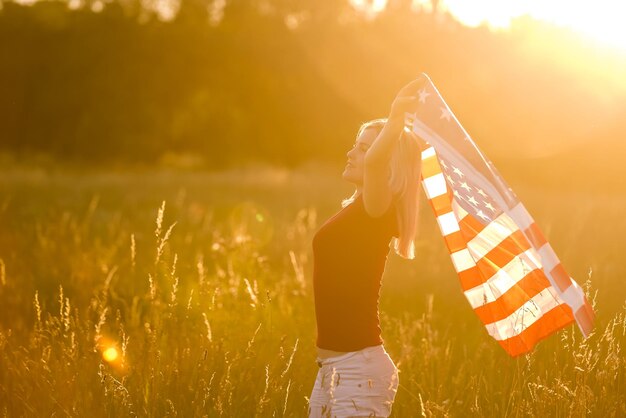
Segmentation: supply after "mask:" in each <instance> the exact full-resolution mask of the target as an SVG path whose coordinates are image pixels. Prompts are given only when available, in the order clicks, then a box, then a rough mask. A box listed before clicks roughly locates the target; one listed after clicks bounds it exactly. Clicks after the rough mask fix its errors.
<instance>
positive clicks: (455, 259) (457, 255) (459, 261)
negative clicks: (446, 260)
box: [450, 248, 476, 273]
mask: <svg viewBox="0 0 626 418" xmlns="http://www.w3.org/2000/svg"><path fill="white" fill-rule="evenodd" d="M450 257H451V258H452V264H454V268H455V269H456V272H457V273H460V272H462V271H465V270H467V269H470V268H472V267H474V266H476V262H475V261H474V259H473V258H472V255H471V254H470V253H469V251H467V248H463V249H462V250H459V251H457V252H454V253H452V254H450Z"/></svg>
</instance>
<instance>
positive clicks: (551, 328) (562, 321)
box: [498, 304, 574, 357]
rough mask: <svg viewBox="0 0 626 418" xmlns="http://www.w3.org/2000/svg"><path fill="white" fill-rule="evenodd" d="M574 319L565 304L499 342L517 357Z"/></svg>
mask: <svg viewBox="0 0 626 418" xmlns="http://www.w3.org/2000/svg"><path fill="white" fill-rule="evenodd" d="M573 321H574V317H573V315H572V310H571V309H570V308H569V307H568V306H567V305H565V304H562V305H559V306H557V307H555V308H554V309H552V310H550V311H548V312H546V313H545V314H544V315H543V316H542V317H541V318H539V319H538V320H537V321H535V322H534V323H533V324H532V325H530V326H529V327H528V328H526V329H525V330H524V331H522V332H521V333H520V334H518V335H516V336H515V337H511V338H509V339H506V340H504V341H498V343H499V344H500V345H501V346H502V348H504V350H506V352H507V353H509V354H510V355H511V356H513V357H516V356H519V355H520V354H524V353H527V352H529V351H530V350H532V349H533V347H534V346H535V344H537V343H538V342H539V341H541V340H543V339H544V338H546V337H548V336H549V335H550V334H552V333H554V332H556V331H558V330H560V329H561V328H563V327H565V326H567V325H569V324H571V323H572V322H573Z"/></svg>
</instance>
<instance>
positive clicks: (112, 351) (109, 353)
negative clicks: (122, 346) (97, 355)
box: [102, 347, 119, 363]
mask: <svg viewBox="0 0 626 418" xmlns="http://www.w3.org/2000/svg"><path fill="white" fill-rule="evenodd" d="M118 356H119V354H118V352H117V349H116V348H115V347H109V348H107V349H106V350H104V352H103V353H102V358H103V359H105V360H106V361H107V362H109V363H112V362H114V361H115V360H117V358H118Z"/></svg>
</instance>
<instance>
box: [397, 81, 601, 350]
mask: <svg viewBox="0 0 626 418" xmlns="http://www.w3.org/2000/svg"><path fill="white" fill-rule="evenodd" d="M425 78H426V81H427V82H426V83H425V86H424V88H423V89H422V91H420V92H419V95H420V104H421V105H420V107H419V108H418V110H417V112H416V113H415V114H413V115H408V114H407V115H406V120H405V122H406V124H407V125H409V126H410V131H411V132H413V133H414V134H416V135H417V136H418V137H419V138H420V139H421V140H423V141H424V143H425V144H426V149H424V150H423V152H422V173H421V180H422V186H423V189H424V191H425V194H426V197H427V198H428V202H429V204H430V206H431V208H432V210H433V212H434V214H435V217H436V219H437V224H438V226H439V230H440V231H441V235H442V236H443V238H444V242H445V244H446V247H447V248H448V251H449V252H450V258H451V260H452V264H453V265H454V268H455V270H456V272H457V274H458V276H459V280H460V282H461V288H462V289H463V292H464V294H465V296H466V298H467V300H468V301H469V303H470V305H471V307H472V308H473V309H474V312H476V315H477V316H478V318H479V319H480V320H481V322H482V323H483V324H484V325H485V328H486V329H487V332H488V333H489V335H491V336H492V337H493V338H495V339H496V340H497V341H498V343H499V344H500V345H501V346H502V347H503V348H504V349H505V350H506V351H507V352H508V353H509V354H511V355H512V356H516V355H519V354H522V353H526V352H528V351H530V350H531V349H532V348H533V347H534V345H535V344H536V343H537V342H538V341H540V340H541V339H543V338H545V337H547V336H548V335H550V334H552V333H554V332H555V331H557V330H558V329H561V328H562V327H564V326H566V325H568V324H570V323H572V322H573V321H574V320H575V321H576V322H577V323H578V326H579V328H580V329H581V331H582V332H583V334H584V335H585V336H587V335H588V334H589V333H590V332H591V330H592V328H593V316H594V315H593V310H592V308H591V306H590V305H589V303H588V302H587V300H586V298H585V295H584V292H583V291H582V289H581V288H580V287H579V286H578V284H577V283H576V282H575V281H574V280H573V279H572V278H571V277H570V276H569V275H568V274H567V272H566V270H565V268H564V267H563V266H562V264H561V262H560V261H559V259H558V257H557V255H556V254H555V252H554V250H553V249H552V247H551V246H550V244H549V243H548V241H547V240H546V238H545V236H544V235H543V233H542V232H541V230H540V228H539V227H538V226H537V224H536V223H535V221H534V220H533V218H532V217H531V216H530V214H529V213H528V212H527V211H526V209H525V208H524V205H523V204H522V203H521V202H520V201H519V199H518V198H517V196H515V194H514V193H513V191H512V190H511V189H510V188H509V187H508V186H507V185H506V183H505V182H504V180H503V179H502V178H501V177H500V176H499V174H498V173H497V171H496V169H495V167H494V166H493V164H492V163H491V162H490V161H489V160H487V159H486V157H485V156H484V155H483V154H482V152H481V151H480V150H479V149H478V147H477V146H476V144H474V143H473V141H472V140H471V138H470V137H469V135H468V134H467V132H465V130H464V129H463V127H462V126H461V124H460V123H459V122H458V120H457V119H456V117H455V116H454V115H453V114H452V112H451V111H450V109H449V107H448V106H447V104H446V103H445V101H444V100H443V98H442V97H441V95H440V94H439V92H438V91H437V89H436V88H435V86H434V85H433V84H432V82H431V81H430V80H429V79H428V77H425Z"/></svg>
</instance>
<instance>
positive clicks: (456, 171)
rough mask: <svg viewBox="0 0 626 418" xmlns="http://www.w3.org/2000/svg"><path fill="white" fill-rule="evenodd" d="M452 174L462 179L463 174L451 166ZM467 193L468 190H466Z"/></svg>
mask: <svg viewBox="0 0 626 418" xmlns="http://www.w3.org/2000/svg"><path fill="white" fill-rule="evenodd" d="M452 172H453V173H454V174H456V175H457V176H459V177H461V178H463V172H462V171H461V170H459V169H458V168H456V167H454V166H452ZM468 191H469V190H468Z"/></svg>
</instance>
